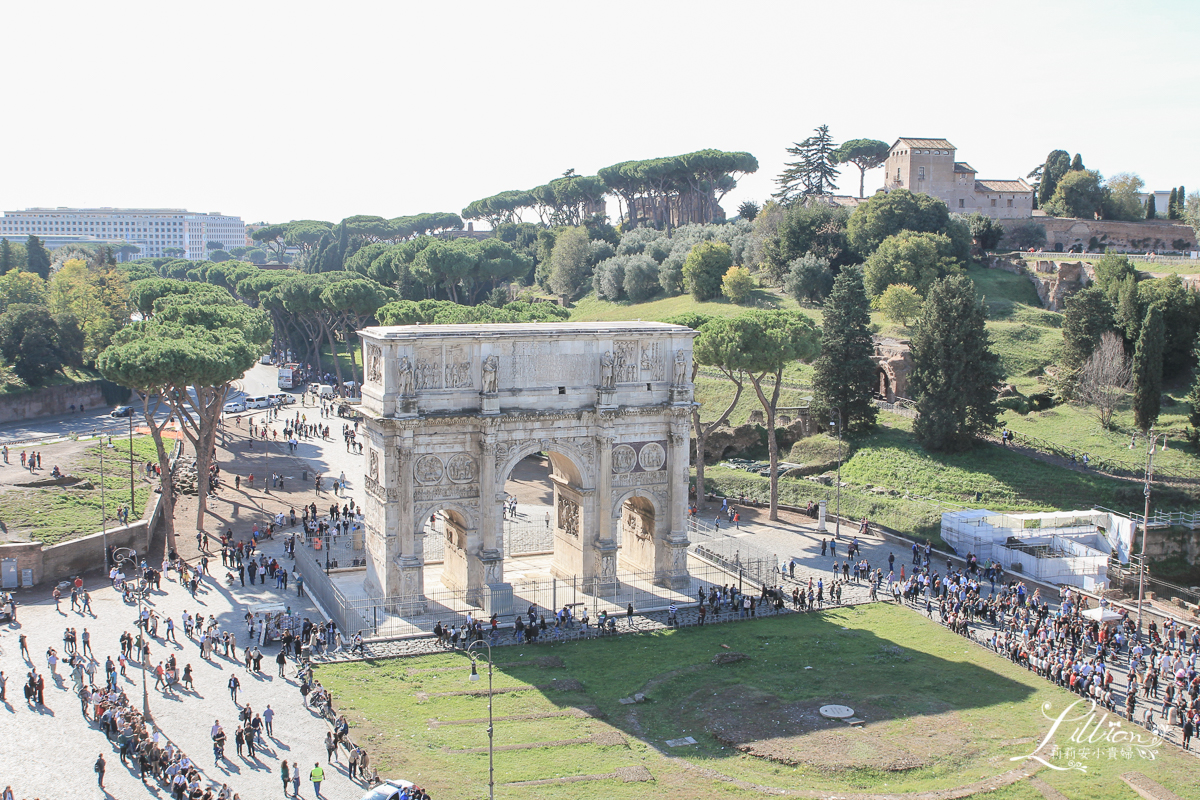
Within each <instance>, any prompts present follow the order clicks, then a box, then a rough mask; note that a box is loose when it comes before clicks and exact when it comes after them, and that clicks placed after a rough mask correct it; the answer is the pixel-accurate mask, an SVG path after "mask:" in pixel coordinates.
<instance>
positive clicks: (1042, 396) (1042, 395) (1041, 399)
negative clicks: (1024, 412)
mask: <svg viewBox="0 0 1200 800" xmlns="http://www.w3.org/2000/svg"><path fill="white" fill-rule="evenodd" d="M1054 406H1055V402H1054V396H1053V395H1051V394H1048V393H1046V392H1038V393H1037V394H1031V395H1029V408H1030V409H1031V410H1033V411H1045V410H1046V409H1049V408H1054Z"/></svg>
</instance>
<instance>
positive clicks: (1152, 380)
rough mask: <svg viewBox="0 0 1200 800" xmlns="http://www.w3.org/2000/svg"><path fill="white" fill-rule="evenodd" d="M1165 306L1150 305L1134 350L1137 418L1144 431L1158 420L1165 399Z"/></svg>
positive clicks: (1134, 395) (1134, 390)
mask: <svg viewBox="0 0 1200 800" xmlns="http://www.w3.org/2000/svg"><path fill="white" fill-rule="evenodd" d="M1165 338H1166V336H1165V332H1164V328H1163V316H1162V309H1161V308H1160V307H1159V304H1158V303H1155V304H1154V305H1152V306H1150V310H1148V311H1147V312H1146V320H1145V322H1143V323H1142V333H1141V335H1140V336H1139V337H1138V342H1137V348H1136V349H1135V350H1134V351H1133V421H1134V423H1135V424H1136V425H1137V426H1138V427H1139V428H1141V429H1142V430H1143V431H1148V430H1150V428H1151V426H1152V425H1154V423H1155V421H1157V420H1158V412H1159V408H1160V404H1161V402H1162V370H1163V344H1164V340H1165Z"/></svg>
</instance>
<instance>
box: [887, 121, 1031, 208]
mask: <svg viewBox="0 0 1200 800" xmlns="http://www.w3.org/2000/svg"><path fill="white" fill-rule="evenodd" d="M954 151H955V147H954V145H952V144H950V142H948V141H946V140H945V139H910V138H907V137H901V138H899V139H897V140H896V143H895V144H893V145H892V149H891V150H890V151H888V157H887V162H886V164H885V167H884V168H885V179H884V191H891V190H892V189H908V190H909V191H911V192H920V193H922V194H928V195H932V196H933V197H936V198H938V199H940V200H943V201H944V202H945V203H946V205H948V206H949V207H950V211H951V212H953V213H956V214H970V213H972V212H974V211H978V212H980V213H982V214H986V215H987V216H989V217H995V218H997V219H1017V218H1022V217H1031V216H1033V187H1032V186H1030V185H1029V184H1028V183H1026V182H1025V181H1023V180H1022V179H1020V178H1015V179H1012V180H990V179H982V178H977V177H975V174H976V173H975V168H974V167H972V166H971V165H970V164H968V163H967V162H965V161H955V160H954Z"/></svg>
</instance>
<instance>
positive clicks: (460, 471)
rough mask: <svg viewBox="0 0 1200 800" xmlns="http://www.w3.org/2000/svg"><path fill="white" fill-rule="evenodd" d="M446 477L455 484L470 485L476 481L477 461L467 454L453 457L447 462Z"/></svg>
mask: <svg viewBox="0 0 1200 800" xmlns="http://www.w3.org/2000/svg"><path fill="white" fill-rule="evenodd" d="M446 475H447V476H448V477H449V478H450V480H451V481H453V482H454V483H470V482H471V481H473V480H475V459H473V458H471V457H470V456H469V455H467V454H466V453H459V454H457V455H454V456H451V457H450V460H449V461H447V462H446Z"/></svg>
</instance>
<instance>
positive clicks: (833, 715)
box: [821, 705, 854, 719]
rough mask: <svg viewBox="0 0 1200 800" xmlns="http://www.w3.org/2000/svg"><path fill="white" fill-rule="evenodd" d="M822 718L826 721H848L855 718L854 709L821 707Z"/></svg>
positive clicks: (847, 707)
mask: <svg viewBox="0 0 1200 800" xmlns="http://www.w3.org/2000/svg"><path fill="white" fill-rule="evenodd" d="M821 716H822V717H825V718H826V719H846V718H847V717H853V716H854V709H853V708H850V707H849V706H837V705H834V706H821Z"/></svg>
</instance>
